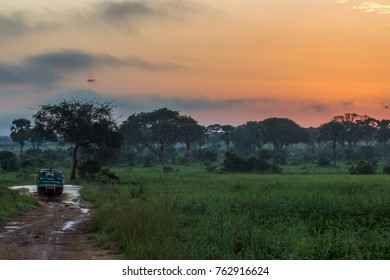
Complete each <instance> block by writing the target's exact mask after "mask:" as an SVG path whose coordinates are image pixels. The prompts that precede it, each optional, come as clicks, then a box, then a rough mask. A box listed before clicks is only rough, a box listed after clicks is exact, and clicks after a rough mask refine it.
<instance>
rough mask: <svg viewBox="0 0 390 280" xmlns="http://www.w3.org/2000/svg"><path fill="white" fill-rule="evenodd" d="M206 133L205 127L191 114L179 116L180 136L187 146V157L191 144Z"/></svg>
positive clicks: (199, 139)
mask: <svg viewBox="0 0 390 280" xmlns="http://www.w3.org/2000/svg"><path fill="white" fill-rule="evenodd" d="M204 135H205V128H204V127H203V126H201V125H199V124H198V122H197V121H196V120H194V119H193V118H191V117H189V116H179V117H178V137H179V138H180V139H181V141H182V142H183V143H184V144H185V146H186V157H187V158H188V152H189V150H190V148H191V145H192V144H193V143H195V142H196V141H198V142H199V141H201V139H202V138H203V137H204Z"/></svg>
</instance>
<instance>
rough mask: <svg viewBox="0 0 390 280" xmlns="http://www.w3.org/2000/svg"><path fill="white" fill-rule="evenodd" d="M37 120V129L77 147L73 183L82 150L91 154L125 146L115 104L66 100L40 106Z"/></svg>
mask: <svg viewBox="0 0 390 280" xmlns="http://www.w3.org/2000/svg"><path fill="white" fill-rule="evenodd" d="M33 117H34V121H35V123H36V124H37V125H39V126H40V127H41V128H43V130H45V131H51V132H53V133H54V134H55V135H56V136H57V138H58V140H59V141H60V142H61V143H70V144H72V145H73V157H72V172H71V176H70V179H71V180H73V179H75V178H76V171H77V165H78V152H79V150H80V149H83V150H85V151H89V152H91V151H99V150H107V149H116V148H119V147H120V146H121V144H122V136H121V134H120V133H119V132H118V128H117V124H116V122H115V118H114V116H113V106H112V104H111V102H103V103H98V102H94V101H86V100H83V101H79V100H75V99H72V100H63V101H61V102H60V103H58V104H47V105H40V106H39V107H38V111H37V112H36V113H35V114H34V116H33Z"/></svg>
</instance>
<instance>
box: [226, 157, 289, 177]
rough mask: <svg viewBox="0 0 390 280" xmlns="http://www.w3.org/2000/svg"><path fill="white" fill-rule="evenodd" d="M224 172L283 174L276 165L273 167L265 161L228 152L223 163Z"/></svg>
mask: <svg viewBox="0 0 390 280" xmlns="http://www.w3.org/2000/svg"><path fill="white" fill-rule="evenodd" d="M223 166H224V170H225V171H229V172H254V171H260V172H264V171H270V170H271V171H272V172H274V171H277V172H278V173H280V172H281V169H277V168H276V166H277V165H276V164H274V166H273V165H271V164H269V163H268V162H267V161H265V160H263V159H261V158H260V159H256V158H255V157H249V158H245V157H241V156H238V155H236V154H234V153H231V152H227V153H226V154H225V160H224V162H223Z"/></svg>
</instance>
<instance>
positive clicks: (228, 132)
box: [220, 125, 234, 148]
mask: <svg viewBox="0 0 390 280" xmlns="http://www.w3.org/2000/svg"><path fill="white" fill-rule="evenodd" d="M221 129H222V132H221V134H220V135H221V136H220V138H221V140H222V141H224V142H225V144H226V148H228V147H229V144H230V142H231V141H232V136H233V133H234V126H231V125H222V126H221Z"/></svg>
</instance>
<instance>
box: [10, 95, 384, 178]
mask: <svg viewBox="0 0 390 280" xmlns="http://www.w3.org/2000/svg"><path fill="white" fill-rule="evenodd" d="M113 109H114V106H113V104H112V103H110V102H103V103H99V102H94V101H88V100H82V101H80V100H76V99H72V100H63V101H61V102H60V103H58V104H47V105H41V106H38V108H37V111H36V113H35V114H34V115H33V123H32V122H31V121H30V120H27V119H24V118H18V119H15V120H14V121H13V122H12V124H11V127H10V130H11V134H10V136H11V138H12V140H13V141H14V142H17V143H19V145H20V154H21V155H22V154H23V149H24V145H25V143H26V141H29V142H30V143H31V146H32V148H33V149H39V148H40V147H41V145H42V144H43V143H45V142H58V143H60V144H69V145H71V147H72V151H71V153H72V172H71V179H75V178H76V173H77V169H78V165H79V154H80V152H81V153H82V154H83V155H84V156H86V157H88V158H94V159H97V160H100V161H101V162H105V161H107V160H108V159H110V157H113V155H118V151H120V153H119V155H121V156H122V158H123V156H124V155H133V156H134V155H137V154H148V155H149V159H150V158H151V157H154V158H155V159H157V160H158V161H159V162H161V163H164V162H166V161H167V156H168V155H169V154H172V153H173V152H174V151H177V150H182V151H183V152H182V154H183V156H182V158H181V160H182V161H183V162H189V161H190V159H191V158H193V157H196V156H197V155H198V156H199V155H200V154H202V153H203V154H205V153H207V151H208V152H209V156H210V155H213V156H212V159H213V160H214V159H216V158H217V157H216V156H215V154H216V153H224V155H225V167H226V168H228V166H235V165H237V164H238V165H239V166H240V168H242V166H246V168H247V169H249V170H258V168H259V167H267V168H273V169H275V164H281V163H286V160H287V157H288V156H289V153H288V149H289V147H291V146H294V145H295V146H297V145H301V147H300V149H299V152H298V153H299V154H300V156H302V157H304V156H305V155H310V156H311V157H315V158H317V160H318V161H319V162H320V161H321V160H323V164H325V163H327V162H328V161H330V162H331V165H333V167H336V166H337V160H338V159H345V160H354V159H357V158H359V157H367V158H369V157H370V155H371V157H374V155H373V154H374V150H375V148H377V147H382V152H381V154H382V155H385V154H386V153H387V145H386V143H387V142H388V140H389V138H390V120H386V119H383V120H377V119H374V118H372V117H370V116H367V115H359V114H356V113H346V114H344V115H338V116H334V117H333V118H331V119H330V121H329V122H327V123H324V124H322V125H320V126H319V127H316V128H315V127H311V128H303V127H301V126H300V125H298V124H297V123H296V122H294V121H293V120H291V119H288V118H278V117H273V118H268V119H265V120H261V121H248V122H246V123H244V124H242V125H239V126H236V127H235V126H232V125H221V124H212V125H208V126H203V125H201V124H199V123H198V122H197V121H196V120H195V119H193V118H192V117H191V116H187V115H182V114H180V112H179V111H174V110H170V109H167V108H161V109H157V110H154V111H152V112H142V113H137V114H132V115H130V116H129V117H128V118H127V119H126V120H125V121H123V122H121V123H118V120H117V119H116V118H115V117H114V114H113ZM358 150H359V151H358ZM341 151H342V154H341V153H340V152H341ZM362 151H363V154H364V153H365V154H364V155H363V156H362ZM227 152H229V154H228V153H227ZM359 152H360V154H359ZM240 157H241V158H240ZM245 157H247V158H246V159H245ZM229 160H230V161H229ZM268 161H272V164H273V165H270V164H268V163H267V162H268ZM229 164H230V165H229ZM276 170H278V169H277V168H276Z"/></svg>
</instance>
